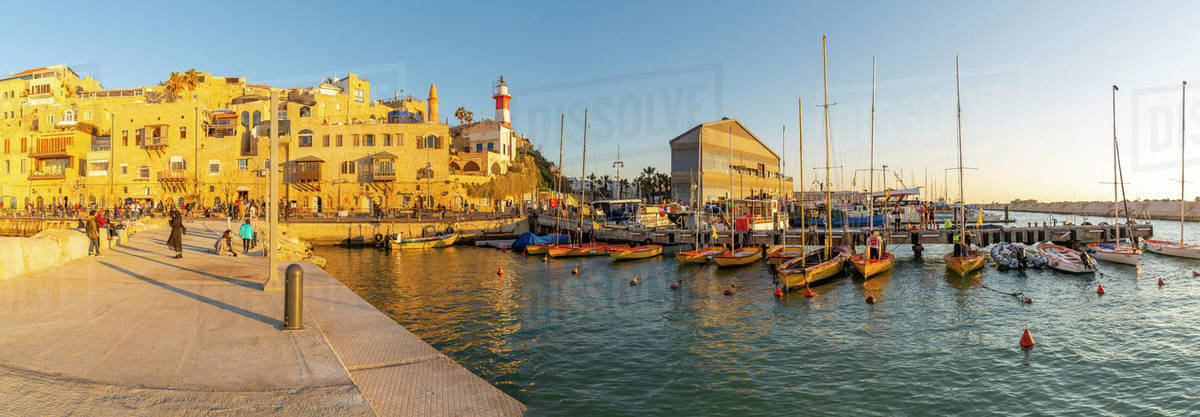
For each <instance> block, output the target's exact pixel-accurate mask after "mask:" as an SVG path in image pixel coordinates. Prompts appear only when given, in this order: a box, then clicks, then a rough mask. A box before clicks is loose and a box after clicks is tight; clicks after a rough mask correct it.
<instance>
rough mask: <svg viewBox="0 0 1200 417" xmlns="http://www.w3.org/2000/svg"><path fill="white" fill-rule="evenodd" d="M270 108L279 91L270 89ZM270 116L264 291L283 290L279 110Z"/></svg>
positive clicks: (273, 105)
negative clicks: (281, 273)
mask: <svg viewBox="0 0 1200 417" xmlns="http://www.w3.org/2000/svg"><path fill="white" fill-rule="evenodd" d="M270 108H271V109H277V108H279V91H278V90H276V89H274V88H272V89H271V107H270ZM268 115H270V116H271V135H270V139H269V140H270V147H271V159H270V160H269V163H268V164H267V169H268V171H267V182H268V184H267V268H268V271H267V274H268V275H267V282H265V283H263V290H264V291H280V290H283V282H282V281H280V279H279V174H278V172H279V170H278V169H276V168H275V167H276V166H278V165H279V112H278V111H275V112H273V114H272V113H268Z"/></svg>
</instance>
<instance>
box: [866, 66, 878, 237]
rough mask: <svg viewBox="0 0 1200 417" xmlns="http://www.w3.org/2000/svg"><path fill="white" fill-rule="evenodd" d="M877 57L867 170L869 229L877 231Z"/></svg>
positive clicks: (873, 75)
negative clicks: (868, 165) (868, 177)
mask: <svg viewBox="0 0 1200 417" xmlns="http://www.w3.org/2000/svg"><path fill="white" fill-rule="evenodd" d="M875 65H876V64H875V57H874V56H871V151H870V167H869V168H870V169H868V170H867V172H868V173H869V175H870V177H871V178H870V179H869V180H867V184H868V185H867V224H868V226H867V230H868V231H870V232H874V231H875Z"/></svg>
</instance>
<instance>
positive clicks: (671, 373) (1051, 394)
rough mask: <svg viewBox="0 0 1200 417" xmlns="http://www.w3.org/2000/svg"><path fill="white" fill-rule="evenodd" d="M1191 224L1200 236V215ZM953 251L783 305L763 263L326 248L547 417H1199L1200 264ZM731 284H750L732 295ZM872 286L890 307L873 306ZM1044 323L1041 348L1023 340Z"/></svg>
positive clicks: (357, 279)
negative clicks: (1051, 263)
mask: <svg viewBox="0 0 1200 417" xmlns="http://www.w3.org/2000/svg"><path fill="white" fill-rule="evenodd" d="M1013 216H1014V217H1015V218H1016V219H1017V220H1018V222H1019V223H1022V224H1023V223H1024V222H1032V221H1037V222H1041V221H1049V220H1050V218H1051V215H1048V214H1033V213H1013ZM1054 217H1056V218H1057V219H1058V220H1059V221H1062V220H1075V221H1077V222H1082V221H1091V222H1093V223H1097V222H1100V221H1104V220H1103V219H1101V218H1097V217H1092V218H1083V217H1079V216H1075V217H1072V216H1064V215H1056V216H1054ZM1152 222H1153V223H1154V226H1155V228H1154V230H1155V233H1156V237H1157V238H1162V239H1173V238H1177V237H1178V225H1177V223H1172V222H1169V221H1152ZM1185 235H1186V238H1187V240H1188V241H1190V242H1198V241H1200V224H1196V223H1189V224H1187V226H1186V230H1185ZM948 250H949V247H948V246H944V245H926V248H925V253H924V257H923V258H914V257H913V256H912V252H911V250H910V249H909V248H908V246H907V245H902V246H900V247H896V248H893V251H894V253H895V254H896V267H895V269H894V270H893V271H892V272H891V273H889V274H887V275H885V276H880V277H875V278H872V279H870V280H868V281H865V282H864V281H863V280H862V279H860V278H856V277H855V278H852V277H849V276H846V277H843V278H838V279H836V280H833V281H832V282H830V283H829V284H825V285H822V286H820V287H817V288H815V292H816V294H817V295H816V297H814V298H812V299H806V298H804V297H803V296H802V295H801V294H799V293H793V294H788V295H786V296H785V297H784V298H783V299H777V298H775V297H774V296H773V295H772V292H773V291H774V285H773V284H772V278H771V274H770V272H769V271H768V269H767V267H766V266H765V265H764V264H762V263H759V264H756V265H753V266H748V267H744V268H740V269H729V270H725V269H717V268H716V267H715V266H714V265H707V266H692V265H680V264H679V263H678V262H676V261H675V260H674V258H673V257H672V256H668V255H667V254H664V256H662V257H659V258H654V259H649V260H643V261H628V262H620V263H618V262H612V261H611V260H610V259H609V258H608V257H596V258H581V259H569V260H550V262H548V263H544V262H542V260H541V259H540V258H524V257H522V256H520V255H519V254H514V253H511V252H500V251H497V250H493V249H478V248H474V247H453V248H447V249H443V250H429V251H413V252H403V254H400V253H399V252H393V253H389V252H387V251H381V250H377V249H346V248H335V247H322V248H317V250H316V252H317V254H318V255H321V256H323V257H325V258H326V259H327V260H328V262H329V263H328V267H327V269H328V271H329V272H331V273H332V274H333V275H334V276H336V277H338V278H339V279H340V280H342V281H343V282H344V283H346V284H347V285H348V286H349V287H350V288H352V289H353V290H354V291H355V292H357V293H358V294H359V295H360V296H362V297H363V298H365V299H366V300H367V301H368V302H370V303H371V304H372V305H374V306H375V307H377V308H379V309H380V310H382V311H384V312H385V313H387V314H388V315H389V316H391V317H392V318H393V319H395V320H396V321H397V322H399V323H401V324H403V325H404V326H405V327H407V328H408V329H409V330H411V331H413V332H414V333H416V334H417V335H418V336H420V337H421V338H423V339H424V340H426V341H427V342H429V343H431V344H432V345H433V346H434V347H436V348H437V349H439V350H440V351H442V352H444V353H445V354H447V355H449V356H450V357H451V358H453V359H455V360H456V361H458V362H459V363H461V364H463V365H464V366H466V367H467V368H468V369H470V370H472V371H474V372H475V373H477V374H478V375H480V376H481V377H483V378H484V379H486V380H487V381H489V382H491V383H493V384H495V385H496V386H498V387H499V388H500V389H502V390H504V391H505V392H507V393H509V394H510V395H512V396H514V397H516V398H517V399H518V400H520V401H522V402H524V403H525V404H527V405H528V407H529V414H530V415H539V416H540V415H564V416H566V415H589V416H608V415H612V416H616V415H832V414H844V415H894V414H920V415H952V414H959V415H961V414H968V415H1012V414H1018V415H1020V414H1053V415H1173V414H1191V413H1196V412H1200V400H1198V398H1200V376H1198V375H1197V374H1196V373H1195V372H1193V370H1194V369H1200V348H1197V347H1196V343H1195V342H1196V335H1200V321H1197V320H1196V319H1195V318H1196V317H1197V316H1198V315H1200V303H1197V297H1200V278H1192V276H1191V271H1192V270H1200V261H1194V260H1185V259H1177V258H1167V257H1162V256H1159V255H1155V254H1152V253H1146V254H1144V255H1143V256H1142V265H1141V267H1140V268H1134V267H1126V266H1115V265H1113V264H1106V263H1102V264H1101V266H1100V270H1101V274H1099V275H1097V276H1090V275H1089V276H1075V275H1068V274H1063V273H1059V272H1053V271H1043V270H1039V271H1025V272H1020V271H1006V272H1001V271H998V270H996V269H995V268H994V267H992V266H988V267H986V268H985V269H984V270H983V271H982V272H981V273H978V274H976V275H972V276H970V277H967V278H960V277H955V276H952V275H950V274H948V273H947V272H946V269H945V267H944V264H943V263H942V262H941V257H942V255H943V254H944V253H945V252H946V251H948ZM576 266H579V267H580V274H579V275H572V274H571V272H570V271H571V269H572V268H574V267H576ZM499 268H503V270H504V275H503V276H502V277H501V276H497V274H496V272H497V270H498V269H499ZM1160 276H1161V277H1163V278H1164V280H1165V281H1166V285H1165V286H1163V287H1159V286H1157V285H1156V278H1157V277H1160ZM635 277H638V278H639V284H638V285H637V286H630V285H629V281H630V280H631V279H633V278H635ZM677 279H678V280H682V286H681V288H680V289H678V290H671V289H670V288H669V285H670V283H671V282H673V281H675V280H677ZM980 282H982V284H985V285H986V286H987V287H990V288H994V289H996V290H1000V291H1002V292H1018V291H1021V292H1025V293H1026V294H1028V295H1029V296H1031V297H1033V299H1034V300H1035V301H1034V303H1032V304H1023V303H1021V302H1020V301H1019V300H1017V299H1016V298H1015V297H1013V296H1010V295H1006V294H1001V293H1000V292H996V291H993V290H990V289H988V288H985V287H984V286H983V285H981V284H980ZM1097 283H1103V285H1104V287H1105V289H1106V290H1107V292H1108V293H1107V294H1106V295H1103V296H1098V295H1097V294H1096V291H1095V289H1096V285H1097ZM731 284H732V285H734V286H735V287H736V292H735V294H734V295H730V296H727V295H723V293H722V291H723V290H724V289H725V288H726V287H728V286H729V285H731ZM867 294H875V295H876V296H877V298H878V299H879V301H878V302H877V303H876V304H874V305H869V304H866V303H865V302H863V299H864V297H865V295H867ZM1026 326H1028V328H1029V329H1030V331H1031V332H1032V333H1033V335H1034V338H1035V339H1036V340H1037V345H1036V346H1035V347H1034V348H1032V349H1030V350H1023V349H1021V348H1020V347H1019V346H1018V344H1017V340H1018V338H1019V336H1020V334H1021V331H1022V330H1023V329H1024V328H1025V327H1026Z"/></svg>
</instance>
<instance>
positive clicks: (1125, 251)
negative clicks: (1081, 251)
mask: <svg viewBox="0 0 1200 417" xmlns="http://www.w3.org/2000/svg"><path fill="white" fill-rule="evenodd" d="M1087 251H1088V253H1089V254H1091V255H1092V257H1093V258H1096V259H1099V260H1101V261H1106V262H1113V263H1118V264H1125V265H1137V264H1138V258H1139V257H1140V256H1141V254H1142V251H1141V250H1139V249H1138V248H1135V247H1132V246H1127V245H1121V244H1116V245H1114V244H1111V243H1089V244H1088V245H1087Z"/></svg>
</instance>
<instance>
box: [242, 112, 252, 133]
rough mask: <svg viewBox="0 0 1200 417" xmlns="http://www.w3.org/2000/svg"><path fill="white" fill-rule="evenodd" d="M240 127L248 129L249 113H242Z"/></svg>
mask: <svg viewBox="0 0 1200 417" xmlns="http://www.w3.org/2000/svg"><path fill="white" fill-rule="evenodd" d="M242 127H244V128H246V129H249V128H250V113H249V112H242Z"/></svg>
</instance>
